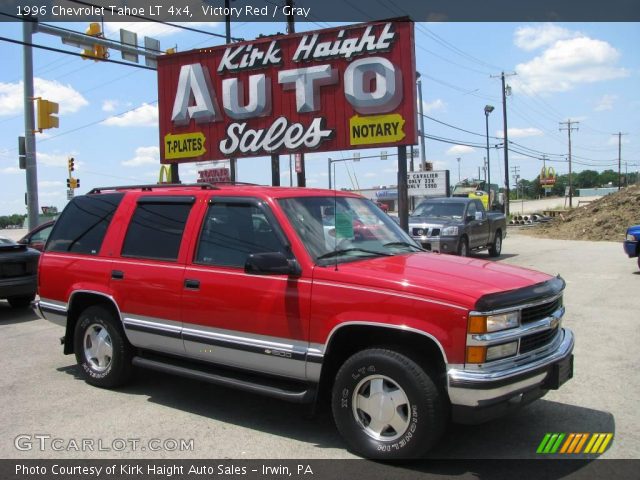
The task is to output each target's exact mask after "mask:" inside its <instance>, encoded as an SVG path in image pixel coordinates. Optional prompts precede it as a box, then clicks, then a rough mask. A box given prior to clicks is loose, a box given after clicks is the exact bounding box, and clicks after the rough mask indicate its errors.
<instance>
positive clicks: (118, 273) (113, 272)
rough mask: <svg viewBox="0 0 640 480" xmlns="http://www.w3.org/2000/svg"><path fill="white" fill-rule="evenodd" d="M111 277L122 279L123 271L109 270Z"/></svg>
mask: <svg viewBox="0 0 640 480" xmlns="http://www.w3.org/2000/svg"><path fill="white" fill-rule="evenodd" d="M111 278H113V279H114V280H123V279H124V272H123V271H122V270H111Z"/></svg>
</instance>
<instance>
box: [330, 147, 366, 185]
mask: <svg viewBox="0 0 640 480" xmlns="http://www.w3.org/2000/svg"><path fill="white" fill-rule="evenodd" d="M348 160H353V161H354V162H359V161H360V153H359V152H356V153H354V154H353V158H338V159H336V160H334V159H332V158H328V159H327V166H328V170H329V171H328V172H327V173H328V174H329V190H331V189H332V183H331V165H333V179H334V183H335V177H336V166H335V165H334V164H335V163H338V162H346V161H348Z"/></svg>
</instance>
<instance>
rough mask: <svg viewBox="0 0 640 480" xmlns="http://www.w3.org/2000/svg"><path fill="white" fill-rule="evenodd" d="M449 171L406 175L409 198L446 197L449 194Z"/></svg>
mask: <svg viewBox="0 0 640 480" xmlns="http://www.w3.org/2000/svg"><path fill="white" fill-rule="evenodd" d="M448 185H449V171H448V170H439V171H430V172H409V173H407V187H408V193H409V195H410V196H414V197H446V196H447V195H448V192H449V188H448Z"/></svg>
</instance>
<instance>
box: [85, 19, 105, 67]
mask: <svg viewBox="0 0 640 480" xmlns="http://www.w3.org/2000/svg"><path fill="white" fill-rule="evenodd" d="M84 33H85V35H89V36H91V37H96V38H104V35H103V34H102V27H101V26H100V24H99V23H97V22H94V23H90V24H89V28H87V29H86V30H85V32H84ZM108 57H109V49H108V48H107V47H104V46H102V45H93V49H91V50H88V49H84V50H82V59H83V60H86V59H89V58H92V59H94V60H95V61H98V60H102V59H105V58H108Z"/></svg>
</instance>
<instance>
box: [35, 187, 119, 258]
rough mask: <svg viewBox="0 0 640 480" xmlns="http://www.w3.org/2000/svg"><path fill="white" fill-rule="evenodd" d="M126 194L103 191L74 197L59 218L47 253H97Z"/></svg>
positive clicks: (48, 244) (47, 247)
mask: <svg viewBox="0 0 640 480" xmlns="http://www.w3.org/2000/svg"><path fill="white" fill-rule="evenodd" d="M123 196H124V194H123V193H103V194H98V195H84V196H82V197H76V198H74V199H73V200H72V201H71V202H69V204H68V205H67V207H66V208H65V209H64V212H62V215H61V216H60V218H59V219H58V220H57V221H56V223H55V225H54V228H53V231H52V232H51V236H50V237H49V242H48V243H47V246H46V251H47V252H73V253H86V254H89V255H97V254H98V252H99V251H100V247H101V246H102V241H103V240H104V236H105V234H106V233H107V228H108V227H109V224H110V223H111V219H112V218H113V214H114V212H115V211H116V209H117V208H118V205H120V201H121V200H122V197H123Z"/></svg>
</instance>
